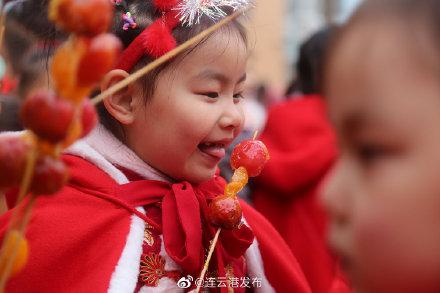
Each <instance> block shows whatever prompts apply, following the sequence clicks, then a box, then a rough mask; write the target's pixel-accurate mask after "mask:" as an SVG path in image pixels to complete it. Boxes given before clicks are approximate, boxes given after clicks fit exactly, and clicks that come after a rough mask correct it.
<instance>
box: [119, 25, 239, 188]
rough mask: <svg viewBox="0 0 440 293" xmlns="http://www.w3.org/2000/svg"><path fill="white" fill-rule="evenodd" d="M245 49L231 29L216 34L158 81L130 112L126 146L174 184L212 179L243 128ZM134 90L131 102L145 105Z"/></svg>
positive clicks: (167, 70)
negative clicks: (176, 181)
mask: <svg viewBox="0 0 440 293" xmlns="http://www.w3.org/2000/svg"><path fill="white" fill-rule="evenodd" d="M246 62H247V49H246V46H245V43H244V42H243V40H242V38H241V37H240V35H239V34H238V32H235V31H233V30H231V31H223V32H219V33H216V34H215V35H213V36H212V37H211V38H209V39H208V40H207V41H206V42H204V43H202V44H201V45H199V46H198V47H197V48H196V49H195V50H193V51H192V52H191V53H190V54H188V55H187V56H186V57H185V58H183V59H181V60H180V61H177V62H175V65H174V66H171V67H169V68H167V69H165V70H164V71H163V72H162V73H161V74H160V75H159V77H158V79H157V83H156V88H155V91H154V95H153V97H152V98H151V99H150V100H149V101H148V102H147V103H146V105H145V106H142V107H137V109H139V110H138V111H136V113H134V115H135V119H134V122H133V123H132V124H131V125H130V126H128V127H127V138H128V145H129V146H130V147H131V148H132V149H133V150H134V151H135V152H136V153H137V155H138V156H139V157H140V158H142V159H143V160H144V161H145V162H147V163H148V164H150V165H151V166H153V167H154V168H156V169H158V170H159V171H161V172H163V173H164V174H166V175H168V176H170V177H171V178H173V179H175V180H186V181H189V182H193V183H199V182H201V181H204V180H208V179H210V178H212V177H213V176H214V174H215V171H216V168H217V164H218V162H219V161H220V160H221V159H222V158H223V157H224V155H225V149H226V148H227V147H228V146H229V144H230V143H231V142H232V140H233V139H234V138H235V137H236V136H237V135H238V134H239V132H240V131H241V128H242V125H243V120H244V116H243V110H242V102H243V98H242V96H241V93H242V91H243V87H244V81H245V79H246ZM141 92H142V91H139V93H138V94H137V95H135V97H134V103H138V104H140V103H142V104H144V103H145V102H144V97H142V95H141Z"/></svg>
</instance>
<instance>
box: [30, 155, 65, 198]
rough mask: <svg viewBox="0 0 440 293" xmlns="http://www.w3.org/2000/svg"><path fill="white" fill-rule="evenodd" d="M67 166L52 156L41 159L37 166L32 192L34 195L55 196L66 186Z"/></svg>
mask: <svg viewBox="0 0 440 293" xmlns="http://www.w3.org/2000/svg"><path fill="white" fill-rule="evenodd" d="M68 177H69V176H68V169H67V166H66V165H65V164H64V163H63V162H62V161H60V160H59V159H56V158H53V157H51V156H43V157H39V158H38V160H37V163H36V165H35V171H34V176H33V178H32V184H31V187H30V190H31V191H32V192H33V193H34V194H54V193H56V192H57V191H59V190H60V189H61V188H63V186H64V185H65V184H66V182H67V179H68Z"/></svg>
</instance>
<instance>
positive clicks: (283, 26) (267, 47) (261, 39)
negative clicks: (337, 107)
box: [249, 0, 362, 94]
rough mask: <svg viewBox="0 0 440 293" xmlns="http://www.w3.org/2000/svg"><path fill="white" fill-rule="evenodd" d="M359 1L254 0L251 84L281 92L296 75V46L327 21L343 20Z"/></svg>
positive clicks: (340, 21)
mask: <svg viewBox="0 0 440 293" xmlns="http://www.w3.org/2000/svg"><path fill="white" fill-rule="evenodd" d="M361 1H362V0H256V8H255V9H254V10H253V11H252V12H251V14H250V20H251V24H250V39H251V49H253V50H252V56H251V60H250V67H249V72H251V73H252V76H251V83H252V84H263V85H265V86H266V87H268V89H269V90H270V91H272V92H274V94H276V93H280V94H283V93H284V90H285V88H286V86H287V83H288V82H289V80H291V79H292V78H294V77H295V72H293V68H294V63H295V62H296V59H297V57H298V48H299V45H300V44H301V43H302V42H303V41H304V40H306V39H307V38H308V37H310V35H311V34H313V33H314V32H316V31H317V30H319V29H320V28H322V27H323V26H325V25H327V24H332V23H342V22H344V21H345V20H346V19H347V18H348V17H349V16H350V15H351V13H352V12H353V10H354V9H355V8H356V7H357V6H358V5H359V4H360V3H361Z"/></svg>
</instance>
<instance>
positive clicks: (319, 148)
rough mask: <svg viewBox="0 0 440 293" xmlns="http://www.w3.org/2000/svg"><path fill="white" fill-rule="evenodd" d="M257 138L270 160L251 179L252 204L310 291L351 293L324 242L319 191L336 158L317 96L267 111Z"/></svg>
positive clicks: (327, 124)
mask: <svg viewBox="0 0 440 293" xmlns="http://www.w3.org/2000/svg"><path fill="white" fill-rule="evenodd" d="M260 139H261V140H262V141H263V142H264V143H265V144H266V146H267V147H268V149H269V153H270V157H271V159H270V160H269V162H268V163H267V165H266V166H265V168H264V170H263V172H262V174H261V175H260V176H258V177H256V178H255V192H254V203H255V207H256V209H257V210H258V211H259V212H261V213H262V214H263V215H264V216H266V217H267V218H268V219H269V221H270V222H271V223H272V224H273V225H274V226H275V228H276V229H277V230H278V231H279V233H280V234H281V235H282V236H283V238H284V239H285V240H286V242H287V244H288V245H289V246H290V248H291V250H292V252H293V254H294V255H295V256H296V257H297V259H298V261H299V263H300V265H301V266H302V268H303V271H304V274H305V275H306V278H307V280H308V283H309V284H310V287H311V289H312V291H313V292H325V293H327V292H338V293H340V292H348V291H350V290H349V288H348V286H347V285H346V283H345V280H344V278H343V277H341V273H340V270H339V268H338V264H337V261H336V259H335V257H334V256H333V255H332V254H331V253H330V252H329V251H328V249H327V247H326V242H325V224H326V216H325V213H324V211H323V210H322V208H321V207H320V205H319V202H318V192H317V189H318V187H319V185H320V183H321V181H322V179H323V178H324V176H325V175H326V173H327V171H328V170H329V168H330V167H331V165H332V163H333V161H334V160H335V158H336V156H337V148H336V138H335V135H334V133H333V131H332V128H331V126H330V124H329V122H328V119H327V117H326V110H325V105H324V101H323V100H322V99H321V98H320V97H319V96H307V97H304V98H302V99H296V100H288V101H286V102H283V103H280V104H278V105H275V106H273V107H272V108H271V109H270V111H269V116H268V121H267V124H266V128H265V130H264V131H263V133H262V134H261V137H260Z"/></svg>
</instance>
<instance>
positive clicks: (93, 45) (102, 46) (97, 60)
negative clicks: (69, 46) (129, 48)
mask: <svg viewBox="0 0 440 293" xmlns="http://www.w3.org/2000/svg"><path fill="white" fill-rule="evenodd" d="M121 50H122V43H121V41H120V40H119V39H118V38H117V37H115V36H114V35H112V34H101V35H99V36H97V37H95V38H93V39H92V40H91V41H90V44H89V46H88V48H87V49H86V51H85V52H84V55H82V56H81V58H80V61H79V66H78V75H77V82H78V85H79V86H92V85H94V84H96V83H97V82H99V81H100V80H101V78H102V77H103V76H104V75H105V74H106V73H107V72H109V71H110V70H111V69H112V68H113V65H114V64H115V61H116V59H117V57H118V56H119V54H120V52H121Z"/></svg>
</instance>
